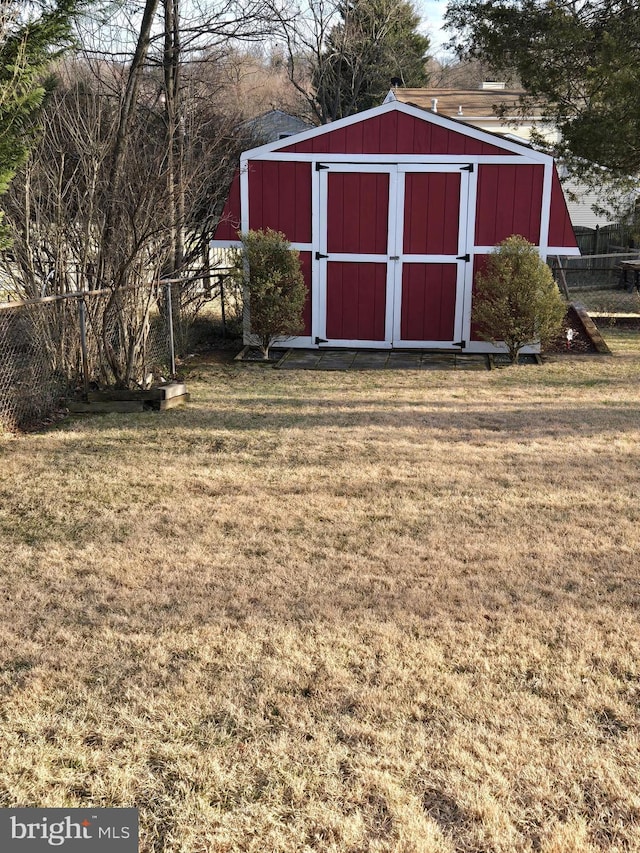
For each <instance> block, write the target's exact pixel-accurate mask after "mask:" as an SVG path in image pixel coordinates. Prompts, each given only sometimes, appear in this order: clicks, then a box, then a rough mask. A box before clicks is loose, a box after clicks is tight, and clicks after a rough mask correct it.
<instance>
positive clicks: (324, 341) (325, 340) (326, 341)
mask: <svg viewBox="0 0 640 853" xmlns="http://www.w3.org/2000/svg"><path fill="white" fill-rule="evenodd" d="M328 343H329V341H328V340H327V339H326V338H319V337H318V336H317V335H316V345H318V344H328Z"/></svg>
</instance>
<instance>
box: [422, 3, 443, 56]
mask: <svg viewBox="0 0 640 853" xmlns="http://www.w3.org/2000/svg"><path fill="white" fill-rule="evenodd" d="M416 9H417V10H418V12H419V13H420V17H421V18H422V20H423V21H424V29H425V31H426V32H427V34H428V35H429V37H430V39H431V46H432V49H433V50H434V51H435V52H436V53H437V52H439V48H440V47H441V46H442V45H443V44H445V43H446V42H448V41H449V39H450V38H451V36H450V34H449V33H446V32H444V30H443V29H442V18H443V16H444V13H445V11H446V9H447V3H446V0H421V2H418V3H416Z"/></svg>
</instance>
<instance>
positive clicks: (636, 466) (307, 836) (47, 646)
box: [0, 333, 640, 853]
mask: <svg viewBox="0 0 640 853" xmlns="http://www.w3.org/2000/svg"><path fill="white" fill-rule="evenodd" d="M611 339H612V341H613V346H614V348H615V354H614V356H613V357H611V358H607V357H585V356H582V357H573V358H568V359H562V358H558V359H556V360H555V361H552V362H551V363H548V364H545V365H544V366H542V367H521V368H507V369H504V370H498V371H494V372H491V373H489V372H486V373H484V372H481V373H477V372H417V371H397V372H361V373H312V372H294V371H291V372H285V371H282V372H280V371H273V370H266V369H263V368H261V367H259V366H237V365H235V364H219V363H216V362H215V361H206V360H205V361H202V362H200V363H198V364H195V363H194V364H193V365H192V367H191V368H190V372H189V376H188V382H189V386H190V390H191V392H192V394H193V402H192V403H191V404H190V405H189V407H188V408H186V409H184V410H175V411H171V412H167V413H164V414H161V415H160V414H157V413H145V414H141V415H109V416H102V417H88V418H85V419H82V418H77V419H75V420H69V421H66V422H64V423H63V424H61V425H60V426H59V427H57V428H56V429H53V430H50V431H48V432H45V433H42V434H31V435H23V436H19V437H14V438H10V437H6V438H4V439H2V440H0V471H1V472H2V475H1V481H0V561H1V566H2V569H1V575H0V577H1V585H2V591H1V594H2V600H3V602H4V606H3V610H2V619H1V624H0V738H1V740H0V748H1V762H0V806H16V805H20V806H31V805H32V806H65V807H68V806H87V805H93V806H138V807H139V808H140V810H141V851H143V853H150V851H167V853H169V851H171V853H173V852H174V851H184V853H222V851H251V852H252V853H258V851H260V853H262V851H264V853H304V851H336V853H337V852H338V851H340V853H342V851H345V853H364V851H370V853H382V851H396V853H411V851H415V853H436V851H438V853H453V852H454V851H460V852H461V853H462V852H463V851H464V853H472V851H473V853H490V852H491V853H503V851H504V852H505V853H506V851H523V853H527V851H542V853H583V851H584V853H594V851H600V850H603V851H611V852H612V853H613V851H629V850H639V849H640V786H639V781H640V752H639V746H640V741H639V735H640V629H639V621H638V617H639V613H640V585H639V580H640V558H639V553H640V402H639V401H640V396H639V395H640V347H639V346H638V336H637V335H636V336H635V337H634V336H632V335H625V334H624V333H618V334H617V335H612V336H611Z"/></svg>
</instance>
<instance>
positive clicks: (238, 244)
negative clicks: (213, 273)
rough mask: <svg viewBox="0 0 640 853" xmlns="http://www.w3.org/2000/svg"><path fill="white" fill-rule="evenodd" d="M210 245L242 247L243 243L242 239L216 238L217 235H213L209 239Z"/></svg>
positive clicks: (223, 247) (219, 247) (231, 247)
mask: <svg viewBox="0 0 640 853" xmlns="http://www.w3.org/2000/svg"><path fill="white" fill-rule="evenodd" d="M209 247H210V248H211V249H241V248H242V243H241V242H240V240H216V238H215V237H212V238H211V240H209Z"/></svg>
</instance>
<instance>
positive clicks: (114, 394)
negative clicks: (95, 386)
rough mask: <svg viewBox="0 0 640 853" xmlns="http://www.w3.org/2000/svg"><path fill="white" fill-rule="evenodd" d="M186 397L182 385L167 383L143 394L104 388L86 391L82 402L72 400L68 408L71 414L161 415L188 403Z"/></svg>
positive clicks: (187, 397)
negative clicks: (130, 413) (155, 413)
mask: <svg viewBox="0 0 640 853" xmlns="http://www.w3.org/2000/svg"><path fill="white" fill-rule="evenodd" d="M189 399H190V395H189V394H188V392H187V387H186V385H185V384H184V383H183V382H170V383H168V384H167V385H158V386H157V387H155V388H149V389H147V390H132V391H130V390H127V389H117V388H107V389H105V390H102V391H89V392H88V393H87V399H86V400H72V401H71V402H70V403H69V404H68V408H69V411H70V412H73V413H74V414H81V413H87V414H90V413H93V414H108V413H110V412H122V413H127V412H143V411H148V410H154V411H159V412H164V411H166V410H167V409H174V408H175V407H176V406H182V405H184V404H185V403H188V402H189Z"/></svg>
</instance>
